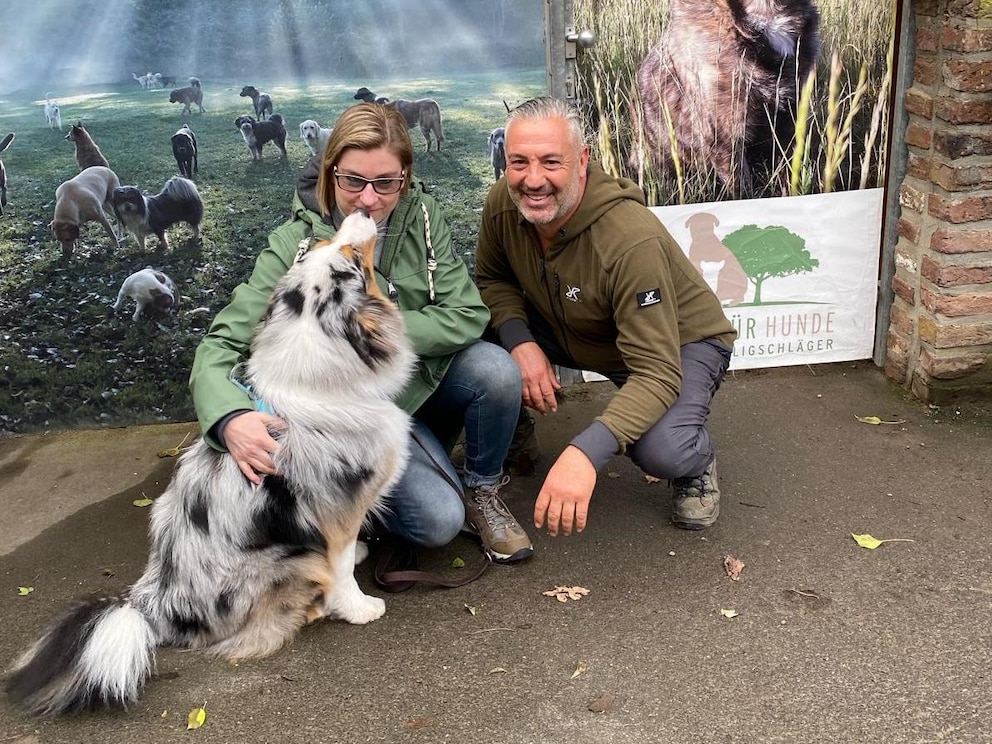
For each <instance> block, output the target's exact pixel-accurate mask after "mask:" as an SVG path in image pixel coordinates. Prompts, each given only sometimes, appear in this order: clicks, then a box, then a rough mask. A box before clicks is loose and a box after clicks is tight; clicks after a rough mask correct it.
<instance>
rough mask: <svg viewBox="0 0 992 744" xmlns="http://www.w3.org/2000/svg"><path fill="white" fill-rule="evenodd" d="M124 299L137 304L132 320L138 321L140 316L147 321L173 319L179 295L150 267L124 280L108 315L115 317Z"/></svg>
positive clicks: (174, 286)
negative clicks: (147, 319)
mask: <svg viewBox="0 0 992 744" xmlns="http://www.w3.org/2000/svg"><path fill="white" fill-rule="evenodd" d="M126 299H131V300H134V301H135V303H136V304H137V307H136V308H135V310H134V315H133V316H132V319H133V320H138V319H139V318H141V317H142V315H144V316H145V317H146V318H149V319H157V318H165V317H175V315H176V311H177V310H178V309H179V293H178V292H177V291H176V285H175V283H174V282H173V281H172V280H171V279H170V278H169V277H168V276H166V275H165V274H163V273H162V272H161V271H158V270H156V269H153V268H152V267H151V266H147V267H145V268H143V269H141V271H135V272H134V273H133V274H131V275H130V276H129V277H128V278H127V279H125V280H124V283H123V284H121V290H120V292H118V293H117V302H115V303H114V304H113V305H112V306H111V308H110V315H112V316H113V317H117V314H118V310H120V308H121V306H122V305H123V304H124V301H125V300H126Z"/></svg>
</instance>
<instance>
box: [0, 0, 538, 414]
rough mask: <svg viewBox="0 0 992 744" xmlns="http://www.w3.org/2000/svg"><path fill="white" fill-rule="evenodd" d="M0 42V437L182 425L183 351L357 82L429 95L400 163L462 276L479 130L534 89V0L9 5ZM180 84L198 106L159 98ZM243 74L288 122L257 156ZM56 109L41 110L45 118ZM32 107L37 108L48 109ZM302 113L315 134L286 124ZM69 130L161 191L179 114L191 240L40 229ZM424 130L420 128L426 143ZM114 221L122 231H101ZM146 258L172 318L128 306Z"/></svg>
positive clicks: (283, 208) (398, 95)
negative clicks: (125, 288)
mask: <svg viewBox="0 0 992 744" xmlns="http://www.w3.org/2000/svg"><path fill="white" fill-rule="evenodd" d="M5 11H6V15H5V20H4V29H3V30H4V33H3V34H0V52H2V53H0V137H3V136H4V135H5V134H6V133H8V132H11V133H13V134H14V135H15V136H14V139H13V141H12V142H11V143H10V144H9V147H8V148H7V149H6V151H5V152H4V153H3V156H2V157H3V162H4V164H5V165H6V171H7V176H8V179H7V180H8V183H7V204H6V207H4V209H3V214H2V216H0V369H2V370H3V374H2V375H0V434H3V433H10V432H28V431H36V430H41V429H54V428H67V427H94V426H115V425H124V424H130V423H149V422H157V421H168V420H179V421H188V420H192V419H193V418H194V412H193V409H192V406H191V403H190V400H189V395H188V393H187V379H188V376H189V369H190V366H191V364H192V359H193V352H194V350H195V348H196V345H197V344H198V343H199V340H200V339H201V338H202V336H203V334H204V333H205V331H206V328H207V326H208V325H209V323H210V321H211V320H212V318H213V316H214V315H215V314H216V312H217V311H218V310H220V308H222V307H223V306H224V305H225V304H226V303H227V301H228V298H229V296H230V293H231V290H232V289H233V288H234V287H235V286H236V285H237V284H238V283H240V282H241V281H243V280H244V279H246V278H247V276H248V273H249V272H250V270H251V267H252V265H253V264H254V260H255V257H256V255H257V254H258V252H259V251H260V250H261V249H262V248H263V247H264V246H265V242H266V238H267V235H268V234H269V232H271V230H272V229H274V228H275V227H276V226H277V225H279V224H280V223H281V222H282V221H284V220H285V219H286V218H287V217H288V215H289V208H290V203H291V200H292V196H293V190H294V188H295V185H296V181H297V177H298V175H299V173H300V170H301V168H302V167H303V165H304V163H305V162H306V161H307V159H308V158H309V157H310V156H311V151H310V149H309V147H308V145H307V143H306V141H305V140H303V139H301V134H303V133H304V130H307V131H311V132H312V131H316V132H319V129H320V128H327V127H330V126H331V125H332V124H333V123H334V121H335V119H336V118H337V116H338V115H339V114H340V113H341V112H342V111H343V110H344V109H345V108H346V107H348V106H350V105H352V104H354V103H356V102H357V101H356V98H355V96H356V94H357V93H358V91H359V89H360V88H367V89H369V90H371V91H373V92H374V94H375V95H376V97H386V98H389V99H391V100H396V99H405V100H419V99H431V100H433V101H435V102H436V103H437V106H438V109H439V111H440V114H441V130H442V132H443V142H442V144H441V148H440V150H438V149H437V146H436V141H435V142H434V143H433V144H432V145H431V149H430V151H427V150H426V149H425V141H424V137H423V135H422V133H421V131H420V130H419V128H415V129H412V130H411V132H410V133H411V137H412V139H413V143H414V147H415V149H417V153H416V161H415V165H414V170H415V173H414V175H415V176H417V177H419V178H421V179H422V180H423V181H424V182H425V183H426V184H427V186H428V188H429V189H430V190H431V191H432V192H433V193H434V195H435V196H436V197H437V199H438V201H439V203H440V205H441V207H442V209H443V210H444V213H445V216H446V217H447V219H448V221H449V223H450V225H451V228H452V232H453V235H454V238H455V244H456V249H457V250H458V251H459V253H461V254H462V255H463V256H464V257H465V259H466V261H467V262H468V263H469V265H470V268H471V267H472V266H473V265H474V258H473V254H474V250H475V242H476V235H477V232H478V219H479V210H480V209H481V206H482V203H483V200H484V198H485V194H486V192H487V191H488V189H489V187H490V186H491V185H492V183H493V180H494V172H493V167H492V164H491V162H490V153H489V149H488V136H489V133H490V132H491V130H492V129H494V128H496V127H499V126H501V125H502V123H503V120H504V117H505V114H506V108H505V107H506V106H507V105H509V106H513V105H515V104H517V103H520V102H521V101H523V100H526V99H527V98H530V97H532V96H534V95H539V94H542V93H544V92H545V75H544V42H543V30H542V7H541V4H540V3H538V2H535V1H534V0H495V1H494V0H457V1H456V0H451V1H450V2H434V3H419V4H418V3H409V2H405V1H404V0H333V1H332V0H279V2H269V3H260V2H248V3H233V4H232V3H230V2H226V0H196V1H195V2H193V0H154V1H152V0H99V2H96V1H95V0H78V2H74V3H65V2H60V1H58V0H33V1H32V2H26V1H25V0H14V1H13V2H9V3H7V4H6V5H5ZM192 78H195V79H196V80H197V83H198V86H194V87H198V90H197V92H198V93H199V95H200V96H201V97H200V98H199V100H198V102H197V100H195V98H194V99H190V100H191V106H190V110H189V112H188V113H187V112H186V106H185V100H187V99H188V98H189V94H174V91H180V90H184V89H188V88H190V87H191V86H193V85H194V84H193V83H192V82H191V79H192ZM246 86H251V87H253V88H255V89H256V90H257V91H260V92H262V93H265V94H267V95H268V96H269V97H270V99H271V101H272V106H273V108H272V110H273V112H274V113H277V114H279V115H280V116H281V118H282V120H283V122H284V126H285V129H286V140H285V148H286V154H285V155H283V153H282V152H281V151H280V150H279V148H278V147H277V145H276V144H275V142H269V143H267V144H265V145H264V146H263V148H262V151H261V157H260V158H258V159H253V157H252V155H251V153H250V152H249V150H248V148H247V147H246V144H245V141H244V140H243V139H242V135H241V132H240V131H239V129H238V127H237V126H236V125H235V119H236V118H238V117H240V116H245V115H254V113H255V111H254V105H253V101H252V98H251V97H250V95H242V93H243V92H245V90H244V89H245V87H246ZM52 105H54V106H57V107H58V111H57V117H56V116H54V115H53V114H54V110H53V109H52ZM46 113H47V114H48V115H46ZM307 122H313V123H314V126H315V127H316V129H315V128H314V127H311V126H308V127H301V125H304V124H305V123H307ZM77 123H79V124H82V126H83V128H84V129H85V130H86V132H87V133H88V135H89V137H90V138H91V139H92V141H93V142H94V143H95V144H96V146H97V147H98V148H99V149H100V151H101V152H102V154H103V156H104V157H105V158H106V160H107V161H108V164H109V166H110V168H111V169H112V170H113V171H114V173H115V174H116V175H117V176H118V177H119V179H120V182H121V183H122V184H126V185H132V186H135V187H136V188H137V189H138V190H139V191H141V192H144V193H145V194H156V193H158V191H159V190H160V189H162V187H163V185H164V183H165V182H166V180H167V179H168V178H169V177H171V176H172V175H174V174H176V173H177V172H178V171H177V169H178V163H177V160H176V158H175V156H174V153H173V148H172V138H173V136H174V135H176V134H177V132H178V131H179V130H180V127H181V126H182V125H184V124H188V126H189V127H190V129H191V130H192V132H193V133H194V135H195V137H196V140H197V143H198V149H199V154H198V170H197V171H196V172H194V173H192V177H193V180H194V182H195V183H196V186H197V189H198V190H199V192H200V195H201V197H202V200H203V203H204V217H203V222H202V225H201V233H202V240H201V241H197V240H195V239H194V235H193V233H192V231H191V230H190V229H189V227H188V226H187V225H185V224H180V225H177V226H176V227H174V228H172V229H170V230H169V231H168V238H169V247H168V248H167V249H163V248H160V247H159V245H158V240H157V239H156V238H155V237H154V236H151V237H150V238H149V239H148V240H147V244H146V247H145V248H144V249H142V248H141V247H139V245H138V244H137V242H136V240H135V238H134V237H133V236H131V235H128V237H127V238H126V239H125V240H124V241H122V242H121V243H120V244H119V245H115V244H114V243H113V242H112V240H111V238H110V237H109V236H108V234H107V232H106V231H105V229H104V227H103V226H101V225H100V224H99V223H98V222H96V221H90V222H87V223H85V224H84V225H83V226H82V228H81V230H80V233H79V236H78V239H75V240H72V241H69V246H71V249H67V248H66V247H65V245H66V244H65V243H64V242H63V241H60V240H59V239H57V236H56V235H54V234H53V232H52V230H51V229H50V223H51V222H52V221H53V218H54V217H55V206H56V200H55V191H56V188H58V187H59V185H60V184H62V183H63V182H65V181H67V180H69V179H71V178H73V177H74V176H76V175H77V174H78V173H79V167H78V165H77V162H76V159H75V157H74V143H73V142H72V141H67V140H66V139H65V137H66V135H67V134H68V133H69V131H70V125H72V124H77ZM431 136H432V140H435V134H434V133H433V132H432V133H431ZM118 231H119V229H118ZM146 267H152V268H153V269H154V270H155V271H156V272H160V273H161V274H163V275H165V276H167V277H168V278H169V279H170V280H171V281H172V282H173V283H174V285H175V287H176V289H177V291H178V294H179V296H180V301H179V306H178V311H177V312H176V314H175V315H174V316H169V315H166V316H164V317H155V316H153V315H151V314H143V315H141V316H139V318H138V319H137V320H134V319H132V315H133V313H134V311H135V305H134V303H133V302H131V301H129V300H124V301H123V302H122V304H121V306H120V307H119V308H118V312H117V314H116V315H111V308H112V306H113V305H114V304H115V302H116V300H117V298H118V293H119V291H120V289H121V287H122V285H123V284H124V282H125V281H126V280H127V278H128V277H129V276H131V275H133V274H135V273H136V272H140V271H142V270H143V269H145V268H146Z"/></svg>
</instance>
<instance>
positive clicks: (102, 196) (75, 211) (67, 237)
mask: <svg viewBox="0 0 992 744" xmlns="http://www.w3.org/2000/svg"><path fill="white" fill-rule="evenodd" d="M118 186H120V181H119V180H118V178H117V174H116V173H114V172H113V171H112V170H110V168H105V167H104V166H102V165H94V166H91V167H89V168H85V169H84V170H83V171H82V172H80V173H79V175H77V176H75V177H74V178H71V179H69V180H68V181H66V182H65V183H63V184H62V185H61V186H59V187H58V188H57V189H55V218H54V219H53V220H52V221H51V222H50V223H49V225H48V226H49V228H50V229H51V231H52V235H54V236H55V239H56V240H58V241H59V242H60V243H61V244H62V255H63V256H64V257H65V258H69V257H70V256H72V251H73V249H74V248H75V247H76V240H78V239H79V231H80V228H81V227H82V226H83V225H84V224H86V223H87V222H90V221H95V222H99V223H100V224H101V225H103V229H104V230H106V231H107V235H108V236H109V237H110V242H111V244H112V245H113V247H114V248H116V247H117V243H118V239H117V234H116V233H115V232H114V228H113V226H112V225H111V224H110V220H109V219H107V215H112V214H114V207H113V202H112V201H111V198H112V197H113V194H114V190H115V189H116V188H117V187H118Z"/></svg>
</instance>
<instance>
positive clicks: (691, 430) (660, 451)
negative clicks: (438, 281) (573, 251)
mask: <svg viewBox="0 0 992 744" xmlns="http://www.w3.org/2000/svg"><path fill="white" fill-rule="evenodd" d="M528 316H529V324H530V330H531V333H532V334H533V335H534V340H535V341H537V344H538V346H540V347H541V349H542V350H543V351H544V353H545V355H546V356H547V357H548V360H549V361H550V362H551V363H552V364H558V365H561V366H563V367H572V368H573V369H580V368H581V367H580V365H578V364H577V363H576V362H575V360H573V359H571V358H570V357H569V355H568V354H567V353H566V352H565V350H564V349H562V348H561V346H560V345H559V344H558V341H557V339H556V338H555V336H554V333H553V332H552V330H551V328H550V326H548V324H547V323H546V322H545V321H544V319H543V318H541V317H540V316H538V315H537V313H536V312H533V311H532V312H529V313H528ZM732 353H733V352H732V350H731V349H728V348H727V347H725V346H724V345H723V344H721V343H719V342H718V341H714V340H712V339H704V340H702V341H695V342H693V343H690V344H686V345H685V346H683V347H681V359H682V389H681V391H680V392H679V397H678V398H676V399H675V402H674V403H673V404H672V407H671V408H669V409H668V410H667V411H666V412H665V414H664V415H663V416H662V417H661V418H660V419H659V420H658V422H657V423H656V424H655V425H654V426H652V427H651V428H650V429H648V430H647V431H646V432H644V435H643V436H642V437H641V438H640V439H638V440H637V441H636V442H634V444H632V445H631V446H629V447H628V448H627V455H628V456H629V457H630V459H631V460H632V461H633V462H634V464H635V465H637V467H639V468H640V469H641V470H643V471H644V472H645V473H647V474H648V475H651V476H654V477H655V478H662V479H664V480H670V479H672V478H684V477H687V476H696V475H700V474H702V472H703V471H704V470H705V469H706V468H707V466H708V465H709V464H710V463H711V462H712V461H713V458H714V456H715V454H714V452H713V440H712V438H711V437H710V432H709V429H708V428H707V426H706V421H707V419H708V418H709V414H710V406H711V404H712V402H713V396H714V395H715V394H716V391H717V390H718V389H719V388H720V384H721V383H722V382H723V378H724V377H725V376H726V374H727V369H728V368H729V367H730V358H731V355H732ZM593 371H594V372H599V373H600V374H602V375H605V376H606V377H608V378H609V379H610V381H611V382H613V384H614V385H616V386H617V387H623V385H624V384H625V383H626V382H627V377H628V376H629V372H627V371H626V370H623V371H620V372H610V371H606V370H593Z"/></svg>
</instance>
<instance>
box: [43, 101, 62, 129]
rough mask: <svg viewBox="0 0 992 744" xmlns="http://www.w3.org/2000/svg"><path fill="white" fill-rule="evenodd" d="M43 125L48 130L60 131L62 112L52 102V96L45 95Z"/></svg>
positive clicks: (56, 103) (54, 102)
mask: <svg viewBox="0 0 992 744" xmlns="http://www.w3.org/2000/svg"><path fill="white" fill-rule="evenodd" d="M45 123H46V124H48V128H49V129H58V130H59V131H60V132H61V131H62V111H61V109H59V104H58V102H57V101H53V100H52V94H51V93H46V94H45Z"/></svg>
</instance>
